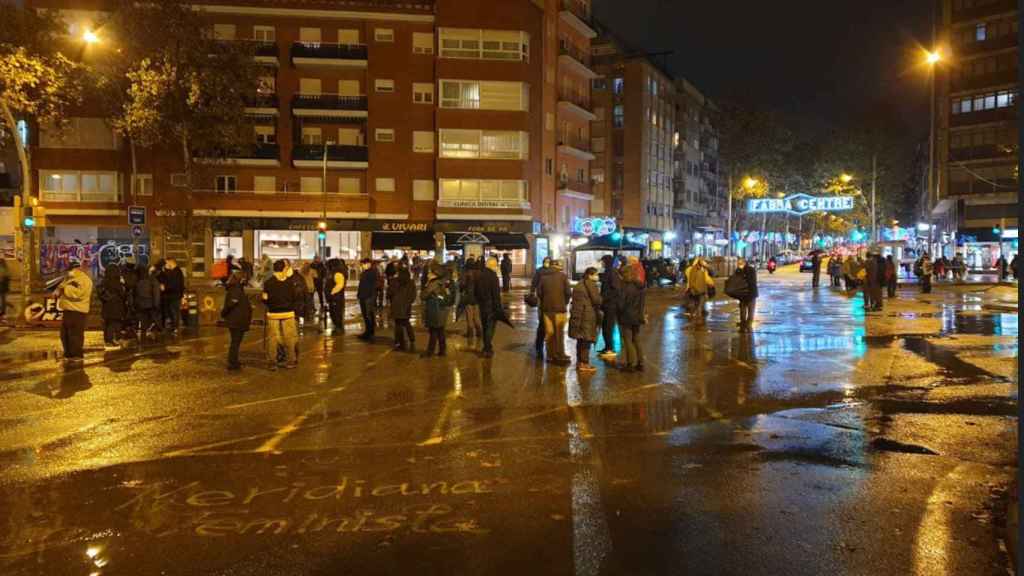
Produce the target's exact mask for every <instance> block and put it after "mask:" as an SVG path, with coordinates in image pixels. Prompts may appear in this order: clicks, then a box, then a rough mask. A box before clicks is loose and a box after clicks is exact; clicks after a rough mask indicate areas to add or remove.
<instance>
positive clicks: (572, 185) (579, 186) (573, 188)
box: [558, 178, 594, 202]
mask: <svg viewBox="0 0 1024 576" xmlns="http://www.w3.org/2000/svg"><path fill="white" fill-rule="evenodd" d="M558 194H559V195H560V196H563V197H565V198H575V199H577V200H586V201H588V202H589V201H591V200H593V199H594V192H593V190H591V188H590V184H589V183H587V182H579V181H577V180H569V179H568V178H560V179H559V181H558Z"/></svg>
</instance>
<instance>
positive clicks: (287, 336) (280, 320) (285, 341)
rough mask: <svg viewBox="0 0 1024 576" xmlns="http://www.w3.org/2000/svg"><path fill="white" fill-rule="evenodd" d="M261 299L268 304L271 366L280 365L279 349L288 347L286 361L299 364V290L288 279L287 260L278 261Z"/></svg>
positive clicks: (265, 284) (268, 340)
mask: <svg viewBox="0 0 1024 576" xmlns="http://www.w3.org/2000/svg"><path fill="white" fill-rule="evenodd" d="M261 299H262V300H263V303H264V304H265V305H266V307H267V342H266V344H267V360H268V362H269V368H270V369H271V370H276V369H277V350H278V347H279V346H283V347H284V352H285V365H286V366H287V367H288V368H295V367H296V366H298V363H297V362H296V355H295V351H296V347H297V346H298V342H299V332H298V326H296V323H295V308H296V303H295V299H296V293H295V288H294V286H293V284H292V283H291V281H289V280H288V274H287V272H286V268H285V263H284V261H283V260H278V261H277V262H274V274H273V275H272V276H271V277H270V278H267V280H266V281H265V282H264V283H263V293H262V294H261Z"/></svg>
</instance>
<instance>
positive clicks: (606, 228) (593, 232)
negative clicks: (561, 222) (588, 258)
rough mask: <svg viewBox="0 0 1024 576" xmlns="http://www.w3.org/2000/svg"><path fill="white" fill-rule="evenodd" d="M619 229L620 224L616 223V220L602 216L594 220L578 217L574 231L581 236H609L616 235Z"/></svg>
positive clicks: (574, 223)
mask: <svg viewBox="0 0 1024 576" xmlns="http://www.w3.org/2000/svg"><path fill="white" fill-rule="evenodd" d="M618 229H619V224H618V222H616V221H615V218H602V217H600V216H595V217H593V218H580V217H577V218H576V220H575V221H574V222H573V231H574V232H576V233H577V234H579V235H581V236H607V235H608V234H614V233H615V231H616V230H618Z"/></svg>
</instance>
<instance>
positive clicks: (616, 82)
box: [612, 78, 625, 94]
mask: <svg viewBox="0 0 1024 576" xmlns="http://www.w3.org/2000/svg"><path fill="white" fill-rule="evenodd" d="M624 87H625V81H624V80H623V79H622V78H613V79H612V92H614V93H615V94H622V90H623V88H624Z"/></svg>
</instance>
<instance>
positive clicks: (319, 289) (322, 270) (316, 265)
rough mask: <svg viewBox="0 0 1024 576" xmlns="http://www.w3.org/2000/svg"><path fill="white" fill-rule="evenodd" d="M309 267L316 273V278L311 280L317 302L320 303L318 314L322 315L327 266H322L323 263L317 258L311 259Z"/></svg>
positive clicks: (324, 301) (325, 301) (324, 304)
mask: <svg viewBox="0 0 1024 576" xmlns="http://www.w3.org/2000/svg"><path fill="white" fill-rule="evenodd" d="M310 266H311V267H312V268H313V271H315V272H316V278H314V279H313V289H314V290H316V297H317V301H318V302H319V303H320V314H324V310H325V309H326V306H327V299H326V298H325V297H324V281H325V280H326V279H327V266H325V265H324V261H323V260H321V259H320V257H319V256H315V257H314V258H313V263H312V264H310Z"/></svg>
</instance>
